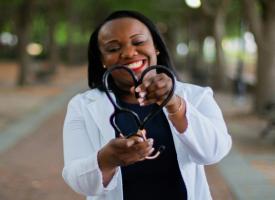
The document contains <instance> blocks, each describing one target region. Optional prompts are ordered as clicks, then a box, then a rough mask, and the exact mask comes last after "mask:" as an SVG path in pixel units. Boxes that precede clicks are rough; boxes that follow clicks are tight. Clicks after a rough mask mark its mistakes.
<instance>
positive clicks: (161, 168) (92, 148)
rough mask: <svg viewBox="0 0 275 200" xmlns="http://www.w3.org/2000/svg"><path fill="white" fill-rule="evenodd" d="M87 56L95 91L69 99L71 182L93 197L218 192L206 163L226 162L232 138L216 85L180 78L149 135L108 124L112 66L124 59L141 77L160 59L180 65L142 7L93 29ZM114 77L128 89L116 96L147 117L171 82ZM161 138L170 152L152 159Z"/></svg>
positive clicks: (116, 199)
mask: <svg viewBox="0 0 275 200" xmlns="http://www.w3.org/2000/svg"><path fill="white" fill-rule="evenodd" d="M88 58H89V65H88V79H89V86H90V88H91V90H89V91H87V92H85V93H83V94H79V95H76V96H75V97H74V98H73V99H72V100H71V101H70V103H69V105H68V110H67V115H66V119H65V123H64V133H63V134H64V159H65V166H64V169H63V177H64V180H65V181H66V183H67V184H68V185H69V186H71V188H72V189H73V190H75V191H76V192H78V193H81V194H83V195H85V196H87V199H93V200H111V199H112V200H122V199H124V200H132V199H143V200H144V199H173V200H176V199H179V200H183V199H194V200H200V199H201V200H207V199H212V198H211V195H210V191H209V187H208V184H207V180H206V176H205V172H204V165H209V164H213V163H217V162H219V161H220V160H221V159H222V158H223V157H224V156H225V155H226V154H227V153H228V152H229V150H230V148H231V143H232V141H231V137H230V135H229V134H228V132H227V128H226V125H225V122H224V120H223V117H222V113H221V111H220V109H219V107H218V106H217V104H216V102H215V100H214V98H213V92H212V90H211V89H210V88H208V87H207V88H202V87H199V86H195V85H191V84H186V83H181V82H179V81H177V82H176V90H175V93H174V95H173V96H172V98H171V99H170V101H169V102H168V104H167V105H166V106H165V108H164V109H163V110H162V112H160V113H159V114H158V115H157V116H156V117H154V118H153V119H152V121H150V123H149V125H148V127H146V128H145V129H144V130H142V131H141V132H142V133H143V134H146V137H147V138H148V139H143V138H141V137H130V138H125V137H123V136H122V135H123V133H122V134H120V133H115V131H114V130H113V128H112V126H111V125H110V123H109V117H110V115H111V114H112V112H113V107H112V105H111V104H110V102H109V100H108V98H107V97H106V95H105V93H104V92H103V89H102V76H103V74H104V72H105V71H106V69H108V68H110V67H112V66H114V65H124V66H127V67H129V68H130V69H132V71H133V72H134V73H135V74H136V76H140V74H141V73H142V71H144V70H145V69H146V68H148V67H149V66H153V65H157V64H158V65H163V66H165V67H167V68H170V69H171V70H173V66H172V63H171V60H170V57H169V53H168V50H167V48H166V45H165V43H164V41H163V40H162V38H161V36H160V34H159V32H158V31H157V29H156V27H155V26H154V24H153V23H152V22H151V21H150V20H149V19H147V18H146V17H145V16H143V15H141V14H140V13H137V12H133V11H117V12H114V13H112V14H111V15H109V16H108V17H107V18H106V19H105V20H104V21H103V23H102V24H100V25H99V26H98V28H97V29H96V30H95V31H94V33H93V34H92V36H91V39H90V43H89V50H88ZM112 78H113V83H114V84H116V85H117V86H119V87H120V88H121V89H122V90H123V91H124V92H123V93H117V94H116V98H117V102H118V103H120V104H121V105H122V106H123V107H126V108H130V109H132V110H134V111H135V112H137V113H138V114H139V116H140V117H141V118H143V117H144V115H146V113H148V112H149V111H148V110H150V108H151V106H152V105H154V104H155V103H157V104H159V103H160V102H161V101H163V99H165V98H166V97H167V94H168V92H169V91H170V89H171V85H172V81H171V79H170V78H169V77H168V76H167V75H165V74H164V73H150V75H149V76H147V77H146V79H145V80H144V81H143V83H142V84H141V85H139V86H138V87H136V88H134V87H133V85H132V81H130V80H129V76H125V75H123V76H122V74H121V73H114V74H112ZM135 92H137V93H138V94H139V98H136V97H135ZM117 123H118V124H119V125H120V126H122V127H124V126H126V124H127V122H125V121H123V120H117ZM119 135H120V136H119ZM159 144H164V145H165V146H166V149H165V150H164V152H163V153H161V154H160V155H159V156H158V157H157V158H156V159H154V160H147V159H146V157H148V156H151V155H152V154H153V152H154V149H155V148H157V146H159Z"/></svg>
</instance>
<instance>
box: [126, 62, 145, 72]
mask: <svg viewBox="0 0 275 200" xmlns="http://www.w3.org/2000/svg"><path fill="white" fill-rule="evenodd" d="M145 63H146V62H145V60H140V61H137V62H133V63H130V64H128V65H127V66H128V67H129V68H130V69H131V70H133V71H134V72H139V71H141V70H142V69H143V68H144V66H145Z"/></svg>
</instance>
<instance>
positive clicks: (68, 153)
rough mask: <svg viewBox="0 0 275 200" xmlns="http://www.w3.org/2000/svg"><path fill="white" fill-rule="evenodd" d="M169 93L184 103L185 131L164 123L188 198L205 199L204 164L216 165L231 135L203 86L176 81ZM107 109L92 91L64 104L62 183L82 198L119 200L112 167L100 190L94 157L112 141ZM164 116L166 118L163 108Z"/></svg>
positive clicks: (104, 101)
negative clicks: (173, 145) (174, 87)
mask: <svg viewBox="0 0 275 200" xmlns="http://www.w3.org/2000/svg"><path fill="white" fill-rule="evenodd" d="M175 93H176V94H177V95H179V96H180V97H182V98H184V100H185V102H186V117H187V121H188V127H187V129H186V130H185V132H184V134H180V133H179V132H178V131H177V130H176V129H175V128H174V126H173V124H172V123H171V122H170V121H169V119H168V118H167V119H168V121H169V125H170V128H171V130H172V135H173V140H174V144H175V148H176V153H177V160H178V164H179V167H180V172H181V175H182V177H183V179H184V182H185V185H186V189H187V195H188V200H211V199H212V198H211V195H210V191H209V187H208V184H207V180H206V176H205V172H204V165H209V164H213V163H217V162H219V161H220V160H221V159H222V158H223V157H224V156H225V155H226V154H227V153H228V152H229V150H230V148H231V145H232V140H231V136H230V135H229V134H228V132H227V128H226V125H225V122H224V119H223V116H222V113H221V111H220V109H219V107H218V105H217V104H216V102H215V100H214V98H213V92H212V90H211V89H210V88H209V87H206V88H203V87H199V86H195V85H192V84H186V83H181V82H176V90H175ZM113 110H114V109H113V106H112V104H111V103H110V102H109V100H108V98H107V96H106V95H105V93H104V92H101V91H99V90H97V89H93V90H89V91H87V92H85V93H83V94H78V95H76V96H75V97H73V98H72V100H71V101H70V102H69V105H68V110H67V115H66V118H65V122H64V129H63V143H64V144H63V145H64V160H65V164H64V169H63V173H62V175H63V178H64V180H65V182H66V183H67V184H68V185H69V186H70V187H71V188H72V189H73V190H74V191H76V192H78V193H81V194H83V195H85V196H87V199H88V200H123V190H122V177H121V171H120V169H119V168H118V170H117V171H116V173H115V175H114V177H113V178H112V180H111V182H110V183H109V184H108V186H107V187H104V186H103V183H102V174H101V171H100V169H99V167H98V162H97V153H98V151H99V150H100V149H101V148H102V147H103V145H105V144H106V143H108V141H109V140H111V139H112V138H114V137H115V132H114V130H113V128H112V126H111V125H110V123H109V116H110V115H111V113H112V112H113ZM164 113H165V115H166V117H167V112H166V109H164Z"/></svg>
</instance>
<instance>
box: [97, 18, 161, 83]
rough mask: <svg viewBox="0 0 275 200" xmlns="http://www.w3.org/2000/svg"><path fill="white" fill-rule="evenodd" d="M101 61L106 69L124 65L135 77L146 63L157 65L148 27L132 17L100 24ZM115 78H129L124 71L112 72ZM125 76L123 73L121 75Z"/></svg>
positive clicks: (146, 65)
mask: <svg viewBox="0 0 275 200" xmlns="http://www.w3.org/2000/svg"><path fill="white" fill-rule="evenodd" d="M98 44H99V49H100V52H101V55H102V58H101V59H102V63H103V64H104V65H105V66H106V67H107V68H108V67H111V66H113V65H124V66H127V67H129V68H130V69H132V70H133V72H134V73H135V74H136V76H137V77H139V75H140V74H141V72H142V71H143V70H144V69H146V68H147V67H149V66H152V65H156V64H157V50H156V48H155V45H154V42H153V39H152V35H151V33H150V31H149V29H148V28H147V27H146V26H145V25H144V24H143V23H142V22H140V21H138V20H136V19H134V18H128V17H125V18H119V19H114V20H112V21H109V22H107V23H106V24H104V25H103V26H102V27H101V29H100V31H99V34H98ZM112 75H113V78H114V79H115V80H119V81H122V82H123V80H124V82H125V84H126V83H127V82H128V84H130V83H129V81H130V79H129V76H127V75H126V74H125V72H124V74H123V72H116V73H115V72H114V73H113V74H112ZM125 75H126V76H125Z"/></svg>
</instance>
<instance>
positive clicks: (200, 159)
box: [173, 88, 232, 165]
mask: <svg viewBox="0 0 275 200" xmlns="http://www.w3.org/2000/svg"><path fill="white" fill-rule="evenodd" d="M182 98H184V100H185V102H186V118H187V123H188V126H187V129H186V130H185V132H184V133H178V132H177V130H176V129H175V127H173V129H174V130H173V131H176V132H177V134H176V135H177V136H178V137H179V139H180V141H181V142H182V143H183V145H184V146H185V147H186V148H184V149H185V151H187V153H188V155H189V157H190V159H191V160H192V161H193V162H195V163H197V164H201V165H209V164H213V163H217V162H218V161H220V160H221V159H222V158H223V157H224V156H225V155H226V154H227V153H228V152H229V150H230V149H231V145H232V139H231V136H230V135H229V134H228V131H227V128H226V124H225V121H224V119H223V116H222V112H221V110H220V108H219V106H218V105H217V103H216V101H215V100H214V98H213V92H212V90H211V89H210V88H204V89H203V90H202V91H201V93H200V95H198V96H197V97H194V98H193V99H192V102H190V101H189V99H188V97H187V96H186V94H185V95H182Z"/></svg>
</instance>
